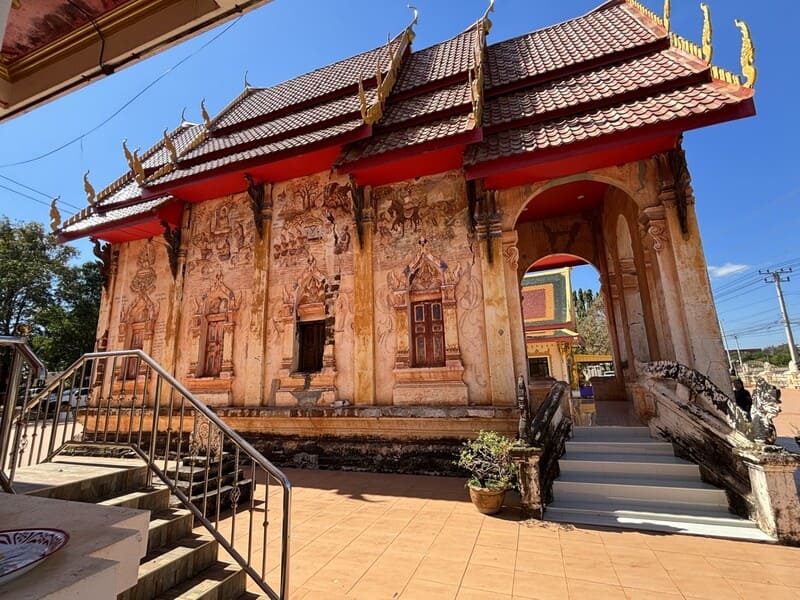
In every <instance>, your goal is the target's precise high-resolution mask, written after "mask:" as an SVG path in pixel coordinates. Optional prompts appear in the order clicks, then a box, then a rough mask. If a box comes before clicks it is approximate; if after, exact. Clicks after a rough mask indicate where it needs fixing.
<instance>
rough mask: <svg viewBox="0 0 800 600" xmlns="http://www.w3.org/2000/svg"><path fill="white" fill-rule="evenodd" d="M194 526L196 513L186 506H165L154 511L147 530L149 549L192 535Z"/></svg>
mask: <svg viewBox="0 0 800 600" xmlns="http://www.w3.org/2000/svg"><path fill="white" fill-rule="evenodd" d="M193 526H194V515H193V514H192V513H191V511H189V510H187V509H185V508H165V509H162V510H159V511H158V512H155V513H153V515H152V516H151V518H150V524H149V527H148V530H147V531H148V533H147V551H148V552H152V551H153V550H154V549H156V548H161V547H164V546H167V545H168V544H171V543H173V542H175V541H176V540H179V539H182V538H185V537H187V536H189V535H191V533H192V527H193Z"/></svg>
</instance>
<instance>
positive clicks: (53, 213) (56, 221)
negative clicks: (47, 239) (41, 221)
mask: <svg viewBox="0 0 800 600" xmlns="http://www.w3.org/2000/svg"><path fill="white" fill-rule="evenodd" d="M59 200H61V196H56V197H55V198H53V201H52V202H51V203H50V229H51V230H52V231H53V233H55V232H56V231H58V228H59V227H60V226H61V213H60V212H58V207H57V206H56V204H57V203H58V201H59Z"/></svg>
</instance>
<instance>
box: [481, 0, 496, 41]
mask: <svg viewBox="0 0 800 600" xmlns="http://www.w3.org/2000/svg"><path fill="white" fill-rule="evenodd" d="M491 12H494V0H489V8H487V9H486V12H485V13H483V16H482V17H481V20H480V22H481V23H483V33H484V34H486V33H489V30H490V29H491V28H492V21H491V20H490V19H489V13H491Z"/></svg>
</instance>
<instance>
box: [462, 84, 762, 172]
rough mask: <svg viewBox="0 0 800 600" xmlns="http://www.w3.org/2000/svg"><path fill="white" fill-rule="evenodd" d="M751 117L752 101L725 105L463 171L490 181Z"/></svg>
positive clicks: (481, 164) (468, 167) (471, 167)
mask: <svg viewBox="0 0 800 600" xmlns="http://www.w3.org/2000/svg"><path fill="white" fill-rule="evenodd" d="M754 114H755V105H754V103H753V99H752V97H750V98H746V99H744V100H742V101H741V102H738V103H736V104H734V105H728V106H726V107H724V108H722V109H720V110H718V111H716V112H713V113H707V114H702V115H695V116H694V117H687V118H684V119H679V120H677V121H667V122H665V123H661V124H658V125H652V126H649V127H644V128H642V129H641V130H640V131H635V130H634V131H623V132H619V133H612V134H609V135H607V136H605V138H606V139H605V141H599V140H598V139H597V138H594V139H589V140H583V141H581V142H577V143H574V144H568V145H566V146H559V147H556V148H548V149H546V150H540V151H538V152H528V153H525V154H522V155H518V156H510V157H502V158H497V159H493V160H490V161H488V162H485V163H478V164H475V165H471V166H467V167H466V168H465V169H464V171H465V174H466V178H467V180H472V179H479V178H481V177H489V176H492V175H495V174H498V173H501V172H503V171H511V170H513V169H519V168H524V167H529V166H533V165H537V164H544V163H547V162H553V161H555V160H562V159H567V158H571V157H575V156H578V155H582V154H591V153H593V152H602V151H604V150H610V149H613V148H618V147H620V146H622V145H625V144H632V143H636V142H641V141H646V140H648V139H653V138H658V137H664V136H667V135H678V134H681V133H683V132H684V131H689V130H691V129H697V128H700V127H705V126H707V125H714V124H716V123H721V122H725V121H733V120H736V119H742V118H745V117H750V116H753V115H754ZM601 139H602V138H601Z"/></svg>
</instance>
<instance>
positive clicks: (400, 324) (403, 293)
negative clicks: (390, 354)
mask: <svg viewBox="0 0 800 600" xmlns="http://www.w3.org/2000/svg"><path fill="white" fill-rule="evenodd" d="M392 309H393V310H394V322H395V325H396V326H397V352H396V353H395V362H394V368H395V369H408V368H409V367H410V366H411V353H410V351H409V347H408V344H409V333H408V310H409V308H408V290H407V289H398V290H394V291H393V292H392Z"/></svg>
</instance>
